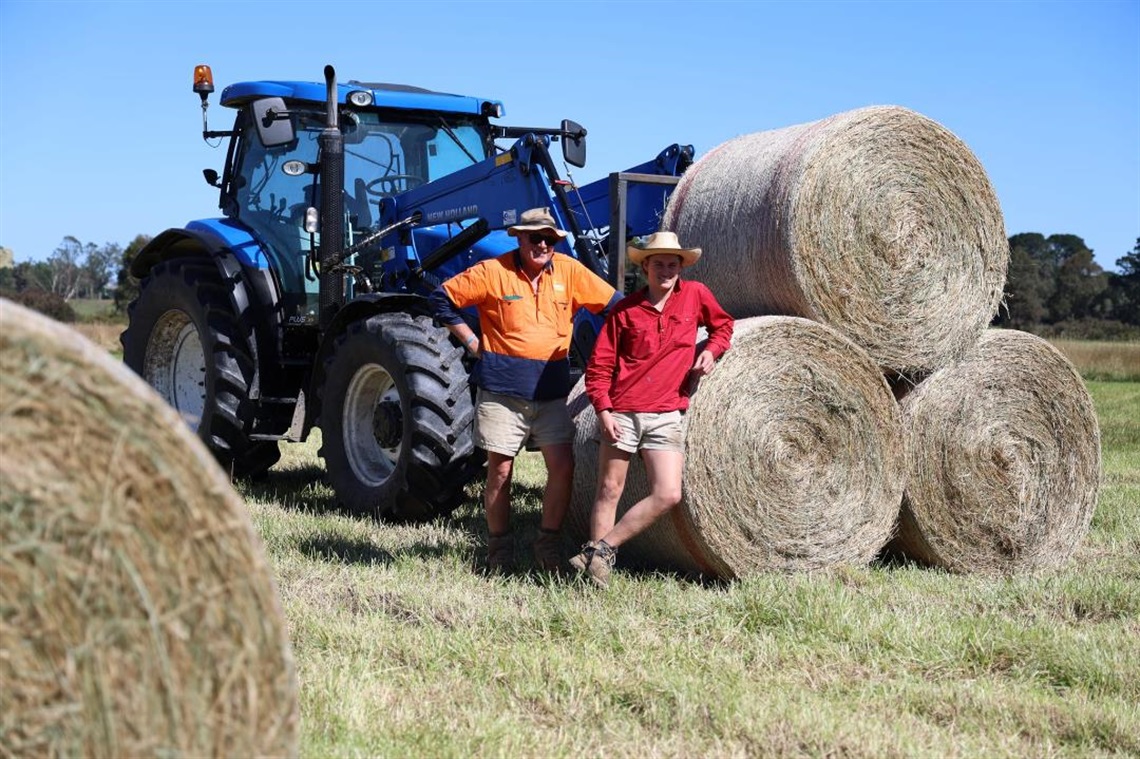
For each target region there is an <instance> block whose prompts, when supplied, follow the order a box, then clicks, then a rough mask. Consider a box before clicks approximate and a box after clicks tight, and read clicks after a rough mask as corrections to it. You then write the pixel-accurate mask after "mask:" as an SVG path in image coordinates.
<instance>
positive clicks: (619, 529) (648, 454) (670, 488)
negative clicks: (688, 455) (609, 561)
mask: <svg viewBox="0 0 1140 759" xmlns="http://www.w3.org/2000/svg"><path fill="white" fill-rule="evenodd" d="M641 460H642V461H643V462H644V463H645V474H646V476H647V477H648V479H649V495H647V496H645V497H644V498H642V499H641V500H640V501H638V502H637V503H635V504H634V505H633V507H632V508H630V510H629V511H627V512H626V513H625V514H623V515H622V517H621V520H620V521H618V523H617V524H616V525H614V526H613V529H611V530H609V531H608V532H607V533H606V534H604V535H603V536H602V537H601V538H600V540H604V541H605V542H606V543H607V544H609V545H610V546H612V547H614V548H617V547H618V546H620V545H621V544H622V543H625V542H626V541H627V540H629V539H631V538H633V537H634V536H636V535H638V534H640V533H642V532H644V531H645V530H646V529H647V528H648V527H649V526H650V525H651V524H653V523H654V522H655V521H657V519H658V518H659V517H660V516H661V515H662V514H664V513H665V512H667V511H668V510H669V509H671V508H673V507H674V506H676V505H677V504H678V503H680V502H681V475H682V473H683V471H684V465H685V456H684V454H683V453H681V452H680V451H671V450H657V449H644V450H642V451H641ZM615 506H616V502H615ZM610 524H613V522H612V520H611V522H610Z"/></svg>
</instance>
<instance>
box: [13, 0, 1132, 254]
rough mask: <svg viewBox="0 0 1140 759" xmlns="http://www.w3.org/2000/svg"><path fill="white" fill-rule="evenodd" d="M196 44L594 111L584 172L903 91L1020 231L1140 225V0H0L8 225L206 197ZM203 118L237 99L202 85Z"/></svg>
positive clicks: (528, 107) (109, 216)
mask: <svg viewBox="0 0 1140 759" xmlns="http://www.w3.org/2000/svg"><path fill="white" fill-rule="evenodd" d="M198 63H207V64H209V65H210V66H211V67H212V68H213V71H214V76H215V81H216V84H217V87H218V92H220V91H221V89H222V88H223V87H224V86H225V85H226V84H228V83H230V82H234V81H241V80H248V79H305V80H312V81H319V80H320V78H321V71H322V69H323V67H324V65H325V64H330V63H331V64H332V65H334V66H335V67H336V69H337V73H338V76H339V78H340V79H341V80H347V79H361V80H366V81H387V82H401V83H406V84H414V85H418V86H421V87H427V88H430V89H436V90H441V91H445V92H455V93H460V94H468V95H476V96H480V97H489V98H496V99H499V100H502V101H503V102H504V103H505V104H506V109H507V116H506V118H505V119H504V120H503V121H502V123H506V124H513V125H524V126H555V125H557V124H558V123H559V121H560V120H561V119H563V118H571V119H574V120H576V121H578V122H580V123H582V124H583V125H584V126H585V127H586V128H587V129H588V130H589V138H588V143H589V162H588V165H587V167H586V168H585V169H580V170H577V171H576V172H575V174H574V178H575V179H576V180H578V181H579V182H585V181H589V180H593V179H597V178H600V177H602V176H605V175H606V174H608V173H609V172H610V171H617V170H621V169H624V168H627V167H628V166H631V165H634V164H636V163H640V162H641V161H643V160H647V159H648V158H651V157H653V156H654V155H656V154H657V153H658V152H659V151H660V150H661V149H662V148H664V147H666V146H667V145H669V144H672V143H674V142H679V143H682V144H692V145H693V146H694V147H695V148H696V152H697V156H698V157H700V156H701V155H703V154H704V153H706V152H708V151H709V150H710V149H712V148H713V147H715V146H717V145H719V144H720V143H722V142H724V141H726V140H728V139H731V138H733V137H736V136H738V135H741V134H747V133H750V132H757V131H764V130H768V129H777V128H780V127H784V126H790V125H793V124H802V123H805V122H808V121H814V120H816V119H820V118H824V117H826V116H829V115H832V114H835V113H840V112H843V111H847V110H851V109H853V108H859V107H862V106H867V105H886V104H892V105H901V106H905V107H907V108H911V109H913V110H915V111H918V112H919V113H922V114H924V115H926V116H928V117H930V118H932V119H934V120H935V121H938V122H939V123H940V124H942V125H943V126H945V127H946V128H948V129H950V130H951V131H952V132H954V133H955V134H957V135H958V136H959V137H960V138H962V139H963V140H964V141H965V142H966V144H967V145H968V146H969V147H970V148H971V149H972V150H973V151H974V153H975V154H976V155H977V156H978V158H979V160H980V161H981V163H982V165H983V166H984V167H985V169H986V171H987V173H988V174H989V177H990V181H991V182H992V183H993V185H994V188H995V189H996V191H997V195H998V198H999V200H1000V201H1001V205H1002V210H1003V212H1004V215H1005V221H1006V230H1007V234H1010V235H1012V234H1015V233H1018V232H1041V233H1043V234H1045V235H1049V234H1053V233H1071V234H1075V235H1079V236H1080V237H1082V238H1084V240H1085V242H1086V243H1087V244H1088V245H1089V247H1090V248H1092V249H1093V251H1094V253H1095V255H1096V259H1097V262H1098V263H1099V264H1100V265H1101V266H1103V267H1104V268H1106V269H1110V270H1111V269H1114V268H1115V261H1116V259H1118V258H1120V257H1121V256H1123V255H1125V254H1126V253H1128V252H1129V251H1131V249H1132V247H1133V245H1134V244H1135V242H1136V239H1137V237H1140V0H1078V1H1076V2H1067V1H1066V2H1028V1H1027V2H1013V1H1010V0H1005V1H1003V0H994V1H992V2H978V1H972V0H959V1H958V2H933V1H932V2H901V1H900V2H856V1H854V0H852V1H850V2H823V1H821V0H817V1H813V0H804V1H803V2H798V3H790V2H718V1H717V0H703V1H702V2H660V1H650V0H645V1H643V2H635V1H633V0H608V2H592V1H591V0H572V1H571V2H565V3H554V2H546V3H536V2H533V1H532V2H485V3H480V2H475V1H474V0H471V1H469V2H454V3H452V2H432V1H431V0H418V1H417V2H402V3H391V2H338V1H336V0H326V1H325V2H320V3H315V2H293V1H291V0H278V1H277V2H268V1H256V2H255V1H252V0H244V1H243V0H227V1H226V2H211V1H210V0H198V2H194V3H187V2H182V1H181V0H163V1H161V2H157V1H151V0H145V1H132V2H126V1H120V2H98V1H96V0H75V1H64V0H32V1H29V0H0V245H3V246H5V247H7V248H11V249H12V250H13V251H14V252H15V255H16V260H17V261H25V260H39V259H43V258H45V257H47V256H48V255H50V254H51V252H52V251H53V250H54V249H55V248H56V247H57V246H58V245H59V244H60V242H61V241H62V239H63V238H64V236H67V235H71V236H74V237H76V238H78V239H79V240H81V241H83V242H93V243H96V244H99V245H101V244H103V243H106V242H117V243H120V244H122V245H126V244H127V243H128V242H129V241H130V240H131V239H133V238H134V236H135V235H137V234H140V233H146V234H151V235H156V234H158V233H159V232H161V231H162V230H164V229H166V228H168V227H176V226H182V225H183V224H185V223H186V222H187V221H189V220H191V219H195V218H203V217H208V216H213V215H216V213H217V210H216V202H217V193H216V191H215V190H213V189H211V188H210V187H208V186H207V185H206V183H205V181H204V180H203V179H202V173H201V171H202V169H203V168H207V167H211V168H216V169H219V170H220V169H221V167H222V162H223V160H224V150H223V149H221V148H211V147H210V146H208V145H207V144H206V143H205V142H203V140H202V138H201V129H202V123H201V109H200V107H199V100H198V97H197V96H196V95H194V94H193V92H192V91H191V73H192V71H193V67H194V65H195V64H198ZM211 103H212V104H211V108H210V111H209V114H210V126H211V127H212V128H214V129H224V128H228V127H229V126H230V124H231V121H232V116H231V115H230V113H229V112H228V111H227V109H223V108H222V107H221V106H219V105H218V104H217V97H216V95H215V96H214V98H213V99H212V101H211Z"/></svg>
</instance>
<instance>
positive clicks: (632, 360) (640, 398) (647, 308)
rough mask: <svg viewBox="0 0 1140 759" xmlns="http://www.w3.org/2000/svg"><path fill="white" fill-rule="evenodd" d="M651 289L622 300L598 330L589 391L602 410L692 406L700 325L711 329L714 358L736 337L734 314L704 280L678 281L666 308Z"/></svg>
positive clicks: (588, 375) (710, 346)
mask: <svg viewBox="0 0 1140 759" xmlns="http://www.w3.org/2000/svg"><path fill="white" fill-rule="evenodd" d="M648 294H649V290H648V288H642V289H641V290H638V291H637V292H635V293H633V294H632V295H628V296H626V297H625V298H623V299H622V300H621V301H620V302H618V304H617V305H616V306H614V310H613V312H612V313H611V314H610V315H609V317H607V318H606V323H605V326H604V327H603V328H602V332H601V334H599V335H598V341H597V343H596V344H595V345H594V353H593V355H592V356H591V357H590V363H589V364H588V365H587V366H586V395H587V396H589V398H590V402H591V403H593V404H594V409H595V410H596V411H598V412H599V413H601V412H602V411H605V410H606V409H613V410H614V411H641V412H654V413H662V412H666V411H676V410H682V411H683V410H685V409H688V408H689V382H688V375H689V370H690V369H692V368H693V362H694V361H695V360H696V358H697V354H698V352H699V351H698V350H697V327H705V328H706V329H707V330H708V333H709V337H708V342H707V344H705V345H703V346H701V348H702V349H703V350H709V351H711V352H712V354H713V357H714V358H720V357H721V356H722V355H724V352H725V351H727V350H728V347H729V344H730V343H731V341H732V326H733V320H732V317H731V316H729V315H728V312H726V311H725V310H724V309H723V308H721V307H720V304H719V303H717V301H716V298H714V297H713V294H712V291H711V290H709V289H708V287H706V286H705V285H703V284H702V283H700V282H683V281H678V282H677V285H676V287H675V288H674V289H673V293H672V295H670V296H669V300H667V301H665V308H664V309H663V310H661V311H660V312H659V311H658V310H657V309H656V308H654V307H653V306H652V305H651V304H650V303H649V301H648V299H647V296H648Z"/></svg>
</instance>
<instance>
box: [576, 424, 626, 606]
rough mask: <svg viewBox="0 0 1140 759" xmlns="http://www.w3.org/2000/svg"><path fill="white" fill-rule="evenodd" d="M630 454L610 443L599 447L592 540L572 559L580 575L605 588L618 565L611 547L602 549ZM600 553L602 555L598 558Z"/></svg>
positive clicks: (619, 496)
mask: <svg viewBox="0 0 1140 759" xmlns="http://www.w3.org/2000/svg"><path fill="white" fill-rule="evenodd" d="M631 455H632V454H630V453H629V452H627V451H623V450H621V449H620V448H616V447H614V446H612V445H610V444H609V443H604V442H603V443H601V444H600V445H599V447H598V485H597V489H596V490H595V491H594V505H593V508H592V509H591V511H590V540H589V541H588V542H587V543H586V545H584V546H582V550H581V551H580V552H579V553H578V554H577V555H575V556H573V557H572V558H571V559H570V566H571V567H573V568H574V569H577V570H578V571H580V572H587V573H588V574H589V575H590V577H591V578H592V579H593V580H594V582H596V583H598V584H599V585H601V586H603V587H605V586H606V585H607V583H608V581H609V575H610V569H612V567H613V564H614V561H615V553H614V551H613V550H612V549H611V548H610V547H609V546H601V545H600V541H601V538H602V536H604V535H605V534H607V533H608V532H610V530H612V529H613V526H614V518H615V517H616V515H617V505H618V501H620V500H621V494H622V491H623V490H625V478H626V475H627V474H628V472H629V459H630V456H631ZM598 551H602V552H603V555H602V556H600V557H595V554H597V552H598Z"/></svg>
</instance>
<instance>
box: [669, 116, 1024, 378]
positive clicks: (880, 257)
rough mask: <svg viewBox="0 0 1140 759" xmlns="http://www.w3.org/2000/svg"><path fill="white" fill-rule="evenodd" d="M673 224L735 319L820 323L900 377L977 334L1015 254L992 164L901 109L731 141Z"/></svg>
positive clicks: (961, 348)
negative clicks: (779, 317) (989, 173)
mask: <svg viewBox="0 0 1140 759" xmlns="http://www.w3.org/2000/svg"><path fill="white" fill-rule="evenodd" d="M663 226H664V228H666V229H669V230H671V231H673V232H676V233H677V235H678V237H679V238H680V239H681V240H682V241H683V242H685V243H686V244H692V245H698V244H699V245H700V246H701V247H702V249H703V250H704V253H705V254H704V255H703V256H702V257H701V260H700V261H699V262H698V263H697V264H696V266H694V267H693V268H692V270H691V271H690V272H689V273H688V276H691V277H692V278H694V279H699V280H700V281H702V282H704V283H705V284H707V285H709V287H711V288H712V291H713V292H714V293H716V295H717V298H718V299H719V300H720V301H721V304H722V305H723V306H724V307H725V308H726V309H727V310H728V311H729V312H730V313H731V314H732V315H733V316H735V317H737V318H743V317H748V316H759V315H762V314H786V315H791V316H802V317H804V318H807V319H813V320H815V321H819V322H823V323H824V324H827V325H829V326H831V327H833V328H835V329H837V330H839V331H840V332H841V333H843V334H844V335H846V336H847V337H849V338H851V340H852V341H854V342H855V343H856V344H858V345H859V346H861V347H862V348H863V349H864V350H866V351H867V352H868V353H870V354H871V357H872V358H873V359H874V360H875V361H876V362H878V364H879V366H881V367H883V369H884V370H887V371H894V372H897V373H900V374H904V375H920V374H923V373H926V372H929V371H933V370H935V369H938V368H940V367H942V366H944V365H945V364H946V363H948V362H950V361H953V360H955V359H957V358H959V357H960V356H962V355H963V354H964V353H965V352H966V350H968V349H969V347H970V346H971V345H973V343H974V342H975V341H976V340H977V339H978V337H979V336H980V335H981V333H982V331H983V330H984V329H985V328H986V327H987V326H988V325H989V323H990V320H991V319H992V318H993V315H994V314H995V313H996V311H997V307H998V303H999V302H1000V300H1001V295H1002V288H1003V286H1004V285H1005V274H1006V268H1007V265H1008V262H1009V246H1008V242H1007V240H1006V236H1005V225H1004V222H1003V221H1002V215H1001V208H1000V206H999V204H998V201H997V196H996V195H995V194H994V191H993V188H992V187H991V185H990V183H989V180H988V179H987V177H986V173H985V171H984V170H983V169H982V166H981V164H980V163H979V162H978V160H977V159H976V158H975V157H974V155H973V153H971V152H970V150H969V148H967V147H966V145H965V144H964V143H962V141H961V140H959V139H958V138H957V137H955V136H954V135H953V134H952V133H951V132H949V131H947V130H946V129H945V128H944V127H942V126H940V125H939V124H937V123H935V122H934V121H931V120H930V119H928V118H926V117H924V116H921V115H919V114H917V113H914V112H913V111H909V110H907V109H905V108H899V107H897V106H876V107H871V108H862V109H859V110H855V111H850V112H847V113H841V114H838V115H836V116H832V117H830V118H826V119H823V120H822V121H816V122H813V123H810V124H802V125H799V126H792V127H787V128H784V129H778V130H775V131H770V132H760V133H757V134H750V135H745V136H743V137H738V138H736V139H734V140H730V141H729V142H726V143H724V144H723V145H721V146H720V147H718V148H716V149H715V150H713V151H712V152H710V153H709V154H708V155H706V156H704V157H703V158H701V159H700V160H699V161H697V162H696V163H695V164H693V166H692V167H690V169H689V170H688V171H687V172H685V175H684V176H683V177H682V178H681V181H680V183H679V184H678V185H677V189H676V191H675V192H674V193H673V195H672V197H671V198H670V201H669V205H668V208H667V209H666V211H665V219H664V222H663ZM689 241H692V242H689Z"/></svg>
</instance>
